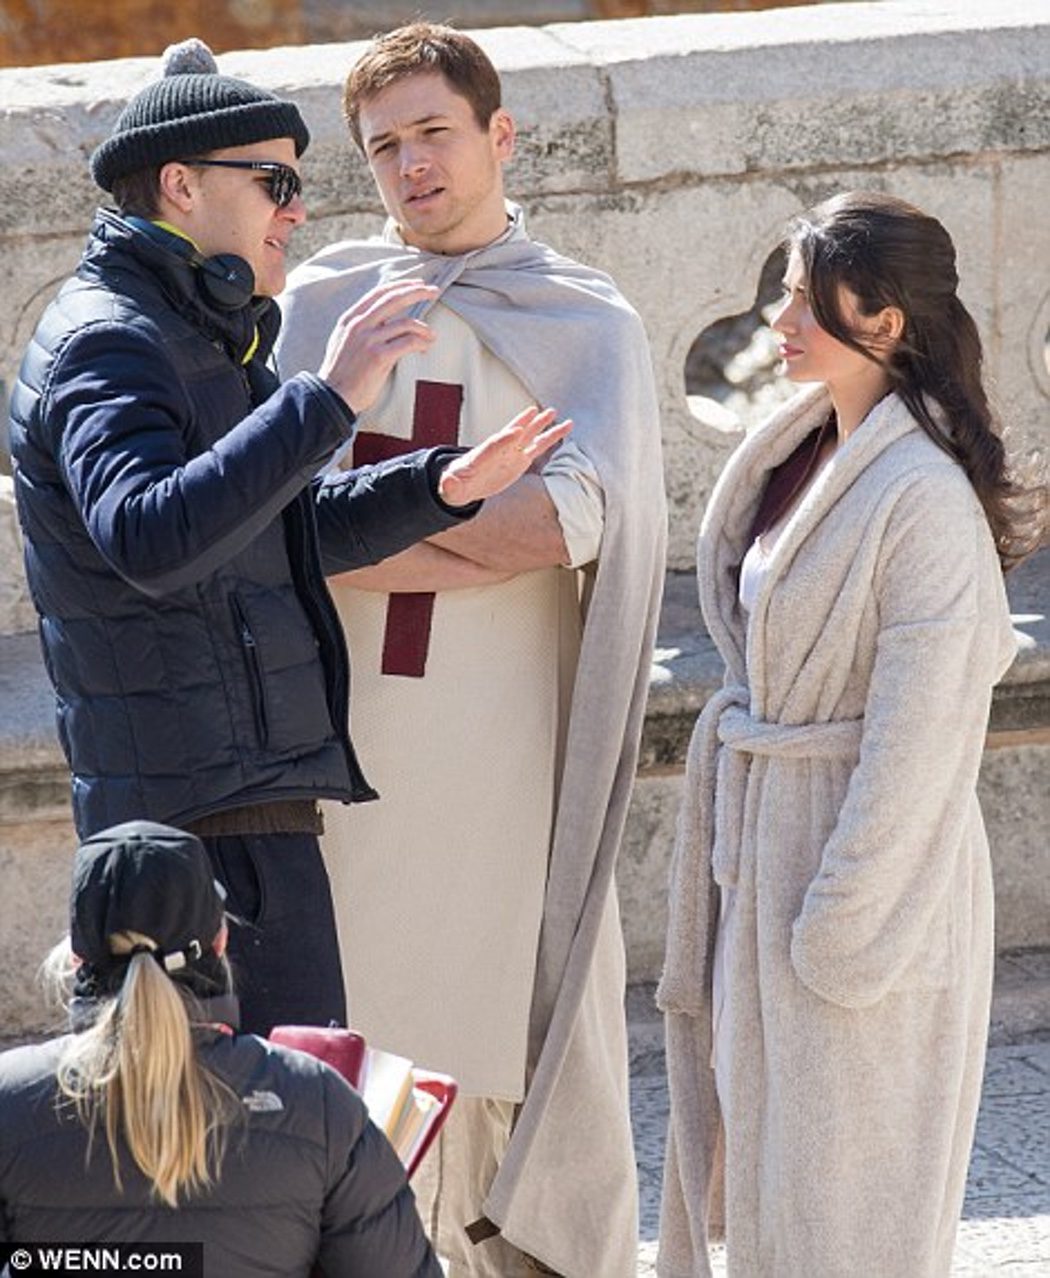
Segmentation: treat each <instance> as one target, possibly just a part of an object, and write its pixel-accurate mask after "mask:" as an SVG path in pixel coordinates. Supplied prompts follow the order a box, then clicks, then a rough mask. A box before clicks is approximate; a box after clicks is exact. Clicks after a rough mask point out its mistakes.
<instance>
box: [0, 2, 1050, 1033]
mask: <svg viewBox="0 0 1050 1278" xmlns="http://www.w3.org/2000/svg"><path fill="white" fill-rule="evenodd" d="M479 39H480V40H481V42H482V43H483V44H484V45H485V47H486V48H487V49H488V50H489V51H490V52H491V54H492V56H493V57H494V59H495V61H496V63H497V65H498V66H499V68H500V69H501V71H502V73H503V78H504V83H505V86H506V97H507V102H508V105H509V107H510V109H511V110H512V111H513V113H514V114H515V116H516V117H517V119H518V122H519V125H520V129H521V138H520V144H519V148H518V154H517V157H516V160H515V163H514V164H513V166H512V168H511V169H510V171H509V175H508V176H509V183H510V188H511V190H512V192H513V194H514V195H515V197H516V198H518V199H519V200H521V201H522V203H523V204H524V205H525V207H526V209H527V212H528V216H529V221H530V225H531V227H532V229H533V231H534V233H535V234H537V235H538V236H539V237H540V238H543V239H546V240H549V241H550V242H551V243H553V244H555V245H557V246H558V247H559V248H561V249H563V250H564V251H565V252H568V253H570V254H572V255H574V256H578V257H581V258H584V259H586V260H588V261H590V262H593V263H595V264H597V265H599V266H601V267H603V268H605V269H607V270H609V271H610V272H611V273H612V274H613V275H615V276H616V278H617V279H618V280H619V282H620V284H621V286H622V287H623V288H624V290H625V292H626V293H627V295H628V296H629V297H630V298H631V300H632V301H633V302H634V304H635V305H636V306H637V307H638V309H639V311H640V312H641V314H642V316H643V318H644V319H645V322H646V325H647V327H648V330H649V333H650V337H651V341H652V348H653V358H654V364H655V368H656V374H657V379H658V383H659V388H660V395H661V401H662V410H663V424H664V440H665V446H666V467H667V470H666V479H667V488H668V493H669V496H670V504H671V569H672V575H671V577H670V578H669V590H668V600H667V607H666V610H665V622H664V626H663V631H662V636H661V650H660V653H659V655H658V662H657V666H656V670H655V674H654V683H653V694H652V697H651V705H650V715H649V722H648V725H647V744H646V750H645V756H644V760H643V768H642V772H641V774H640V779H639V784H638V789H637V797H636V803H635V806H634V810H633V812H632V817H631V827H630V832H629V837H628V841H627V847H626V849H625V856H624V861H623V867H622V875H621V890H622V895H623V900H624V912H625V919H626V927H627V933H628V943H629V953H630V961H631V971H632V974H633V975H634V976H635V977H637V978H647V977H651V976H652V974H653V972H654V970H655V968H656V967H657V966H658V961H659V951H660V932H661V926H662V924H661V920H662V915H661V910H660V907H659V904H658V903H659V901H660V900H661V898H662V885H663V882H664V877H665V873H666V860H667V851H668V846H669V841H670V831H671V825H672V822H673V813H674V809H675V806H676V803H677V794H678V788H679V786H680V780H681V762H682V745H683V741H684V737H685V736H686V735H687V733H688V728H689V725H690V723H691V722H692V719H693V717H694V716H695V712H696V710H697V708H698V707H699V706H700V705H701V704H702V703H703V700H704V698H705V697H706V695H708V692H709V691H710V688H711V686H712V685H713V683H714V681H715V680H716V679H717V676H718V670H717V661H716V660H715V658H714V656H713V654H712V653H711V651H710V647H709V645H707V644H706V643H705V641H704V639H703V636H702V633H701V628H700V625H699V618H698V617H697V615H696V610H695V604H693V603H692V598H693V596H694V592H693V588H692V585H691V582H690V579H689V571H690V568H691V564H692V556H693V541H694V537H695V531H696V527H697V524H698V520H699V515H700V513H701V511H702V509H703V505H704V502H705V500H706V497H707V495H708V493H709V492H710V489H711V485H712V483H713V481H714V478H715V476H716V475H717V473H718V471H719V469H720V468H721V466H722V464H723V462H724V460H725V458H726V457H727V455H728V453H729V451H730V450H731V449H732V447H733V445H734V443H735V438H736V437H735V436H734V434H733V432H732V430H731V429H729V430H727V429H725V428H726V427H727V426H729V427H731V426H732V419H731V417H729V416H728V415H727V414H725V413H724V414H723V415H722V417H721V418H720V419H719V420H718V421H717V422H715V415H713V414H711V413H708V412H703V411H702V412H701V413H700V414H699V415H697V414H695V413H694V412H693V411H692V410H691V408H690V403H689V400H688V398H687V394H686V381H685V370H686V364H687V359H688V357H689V353H690V351H691V350H692V349H693V347H694V344H695V343H696V341H697V339H698V337H701V336H702V335H703V334H705V333H706V331H707V330H708V329H710V328H711V327H712V326H715V325H718V326H719V328H718V330H717V331H719V332H723V331H724V329H725V325H724V324H723V323H722V321H725V320H727V319H728V318H730V317H733V316H736V315H740V314H743V313H745V312H747V311H749V310H751V309H752V306H753V304H754V301H755V295H756V289H757V288H758V282H759V278H760V274H761V271H762V268H763V265H764V264H765V263H766V261H767V259H768V257H769V254H770V252H771V251H772V249H773V248H774V246H775V244H776V242H777V240H778V238H779V236H780V234H781V231H782V228H783V226H784V223H785V220H786V219H787V218H788V217H789V216H790V215H791V214H792V213H794V212H795V211H797V210H798V209H799V208H800V207H802V206H804V205H806V204H809V203H811V202H813V201H815V200H817V199H819V198H821V197H823V196H825V195H827V194H829V193H831V192H833V191H835V190H838V189H842V188H845V187H854V186H863V187H869V188H878V189H886V190H891V191H894V192H895V193H898V194H900V195H902V196H905V197H906V198H909V199H911V200H913V201H915V202H916V203H918V204H920V205H922V206H923V207H925V208H927V209H928V210H930V211H931V212H933V213H935V214H936V215H937V216H938V217H940V218H941V219H942V220H943V221H944V222H945V223H946V225H947V226H948V227H949V229H950V230H951V232H952V235H953V236H954V238H955V241H956V244H957V246H958V250H959V259H960V268H961V275H962V291H963V294H964V297H965V299H966V301H967V303H968V304H969V306H970V307H971V309H972V310H973V312H974V314H975V316H976V318H977V320H978V323H979V324H980V327H981V330H982V333H983V336H984V339H985V343H986V350H987V357H988V370H989V374H990V378H991V382H992V385H993V388H994V391H995V395H996V398H997V400H998V402H999V404H1000V406H1001V408H1002V410H1003V413H1004V415H1005V417H1006V419H1007V420H1008V421H1009V422H1010V424H1011V426H1012V428H1013V431H1014V435H1015V441H1016V442H1018V443H1023V444H1027V445H1034V444H1041V445H1042V446H1044V447H1045V446H1046V445H1047V444H1048V443H1050V413H1048V409H1050V367H1048V365H1047V358H1046V349H1047V336H1048V330H1050V279H1048V277H1047V270H1046V266H1047V262H1048V261H1050V218H1047V217H1046V216H1045V208H1046V205H1047V197H1048V195H1050V109H1048V108H1050V14H1048V13H1047V11H1046V6H1045V4H1044V3H1042V0H999V2H998V3H997V4H996V5H994V6H992V5H988V4H987V3H985V0H955V2H954V3H953V4H951V5H949V6H946V5H945V4H944V3H943V2H942V0H894V3H892V4H886V3H871V4H841V5H830V6H828V5H825V6H817V7H804V8H793V9H786V10H782V11H770V12H767V13H764V14H760V13H750V14H738V15H719V16H705V17H698V16H690V17H666V18H650V19H643V20H637V21H632V20H626V21H619V22H595V23H576V24H561V25H551V26H546V27H542V28H536V29H525V28H518V29H495V30H489V31H484V32H481V33H479ZM358 51H359V49H358V47H357V46H353V45H318V46H315V47H311V48H296V49H287V48H285V49H273V50H268V51H257V52H241V53H231V54H228V55H226V56H224V57H223V58H221V59H220V64H221V68H222V70H224V71H225V72H227V73H229V74H233V75H241V76H244V77H246V78H248V79H250V80H253V81H254V82H256V83H259V84H261V85H264V86H266V87H268V88H271V89H273V90H275V91H278V92H281V93H286V94H291V95H292V96H294V97H295V98H296V99H297V101H298V102H299V103H300V105H301V107H302V109H303V111H304V114H305V115H306V117H307V119H308V121H309V124H310V128H311V131H312V133H313V138H314V142H313V145H312V146H311V148H310V150H309V152H308V153H307V155H306V157H305V163H304V172H305V177H306V182H307V195H308V201H309V204H310V208H311V219H310V221H309V222H308V223H307V225H306V226H305V227H304V228H303V230H302V231H301V232H300V233H299V236H298V237H297V239H296V242H295V246H294V247H295V251H296V252H297V254H299V255H300V256H302V255H305V254H307V253H309V252H311V251H313V250H314V249H316V248H318V247H320V246H321V245H323V244H325V243H327V242H328V241H330V240H332V239H335V238H340V237H344V236H348V235H361V234H365V233H371V232H372V231H374V230H375V229H376V227H377V226H378V222H379V215H380V210H379V207H378V204H377V201H376V198H375V196H374V194H373V191H372V187H371V183H370V181H369V178H368V175H367V172H366V170H365V168H364V166H363V164H362V163H361V161H360V160H359V159H358V158H357V157H356V156H355V155H354V154H353V153H352V151H351V148H350V145H349V143H348V140H347V137H346V134H345V131H344V128H343V126H342V123H341V121H340V118H339V88H340V85H341V83H342V80H343V78H344V76H345V73H346V71H347V69H348V67H349V66H350V64H351V63H352V61H353V60H354V58H355V56H356V55H357V53H358ZM154 71H155V63H154V62H153V60H151V59H132V60H127V61H123V62H116V63H108V64H96V65H82V66H75V67H74V66H67V67H50V68H39V69H36V70H7V71H0V156H2V157H3V160H4V163H3V165H0V253H2V255H3V261H4V264H5V277H6V288H5V302H6V305H5V306H4V308H3V311H2V314H0V378H3V379H4V380H5V381H7V382H9V381H10V379H11V377H12V376H13V375H14V372H15V370H16V368H17V361H18V359H19V356H20V353H21V350H22V349H23V348H24V346H25V344H26V342H27V341H28V338H29V336H30V334H31V332H32V329H33V326H34V324H35V321H36V319H37V316H38V315H39V313H40V310H41V308H42V307H43V305H44V304H45V302H46V300H47V298H48V297H49V296H50V295H51V294H52V293H53V291H54V289H55V287H56V286H57V284H58V283H59V281H60V280H61V279H62V278H63V277H64V276H65V275H66V273H67V272H68V271H69V270H70V268H71V267H72V266H73V264H74V263H75V261H76V258H77V255H78V252H79V249H80V246H81V244H82V242H83V237H84V230H85V227H86V225H87V222H88V219H89V217H90V214H91V209H92V206H93V204H94V202H95V198H96V192H94V190H93V189H92V187H91V185H90V182H89V180H88V177H87V174H86V167H85V159H86V156H87V155H88V154H89V152H90V150H91V149H92V148H93V147H94V146H95V145H96V144H97V142H98V141H99V140H100V139H101V138H102V137H103V136H105V134H106V132H107V130H108V129H109V128H110V126H111V124H112V122H113V120H114V118H115V116H116V114H117V112H118V111H119V110H120V107H121V106H122V104H123V102H124V101H125V100H126V98H127V96H128V95H129V94H131V93H134V92H135V91H136V90H137V89H139V88H140V87H141V86H142V85H143V84H145V83H146V82H147V81H149V80H150V79H151V78H152V76H153V74H154ZM694 357H695V352H694ZM713 422H715V424H712V423H713ZM13 536H14V534H13V520H12V519H11V518H10V499H9V495H5V490H4V489H3V488H2V487H0V610H3V615H2V616H0V632H2V631H3V630H7V631H16V630H22V629H25V628H27V626H28V625H29V624H31V616H30V612H29V610H28V608H27V606H26V601H25V597H24V590H23V588H22V587H21V585H20V582H19V578H18V574H17V570H16V569H15V567H14V564H15V562H16V559H17V555H16V549H15V547H14V545H13ZM1019 580H1020V579H1019ZM5 582H6V584H5ZM1015 589H1019V590H1021V592H1022V594H1023V595H1024V598H1023V599H1018V601H1017V610H1018V623H1017V624H1018V627H1019V630H1020V631H1021V634H1022V639H1023V643H1024V649H1023V652H1022V656H1021V658H1020V659H1019V662H1018V664H1017V665H1016V666H1015V668H1014V670H1013V671H1012V672H1011V674H1010V676H1009V678H1008V680H1007V681H1006V683H1005V684H1004V687H1003V689H1002V690H1000V692H999V693H998V694H997V700H996V704H997V714H998V715H999V718H998V719H997V721H996V723H997V725H998V726H997V727H996V734H997V735H996V737H995V742H994V743H995V745H996V749H995V750H994V751H990V752H989V755H988V757H987V758H986V763H985V772H984V778H983V780H982V786H983V787H984V793H985V797H986V802H987V804H988V807H989V811H990V812H991V814H992V826H993V834H994V836H995V837H994V843H995V857H996V874H997V882H998V883H999V886H1000V913H999V917H1000V939H1001V942H1002V943H1003V944H1014V945H1030V944H1047V943H1050V875H1048V874H1047V864H1046V856H1047V850H1046V849H1047V844H1046V831H1047V828H1048V826H1050V812H1048V802H1050V800H1048V796H1047V786H1046V784H1045V782H1046V776H1047V770H1048V765H1050V732H1048V730H1047V729H1048V726H1050V701H1048V691H1047V690H1048V688H1050V634H1048V633H1047V625H1046V620H1045V614H1046V599H1047V596H1048V595H1050V565H1047V564H1046V563H1045V561H1044V563H1043V564H1042V565H1040V564H1036V565H1035V566H1034V567H1033V568H1032V569H1031V570H1029V572H1028V574H1027V576H1026V577H1025V578H1024V579H1023V581H1021V585H1020V586H1018V587H1016V588H1015ZM0 662H6V663H7V664H8V669H7V671H6V672H5V671H4V670H3V668H2V667H0V676H3V675H6V677H3V678H0V875H3V882H4V884H5V891H4V893H3V894H0V973H2V972H3V971H4V970H8V969H11V967H12V961H13V959H12V956H13V954H15V953H17V952H20V950H19V949H16V948H12V949H9V948H8V947H9V946H15V945H16V942H15V940H14V939H13V938H15V937H17V936H25V935H31V936H32V937H33V938H36V941H34V944H37V942H39V939H40V938H41V937H42V936H43V935H44V933H45V932H46V931H47V929H46V928H45V927H44V920H43V918H42V917H41V918H37V917H36V916H34V915H33V913H32V910H33V908H34V904H33V903H35V902H44V903H46V904H44V905H42V906H41V908H42V909H46V910H50V911H51V914H53V915H55V916H56V917H58V916H59V915H60V914H61V908H60V905H61V900H62V894H63V892H64V883H63V882H60V881H59V878H58V868H57V867H59V866H60V865H61V864H62V857H61V856H60V855H58V854H57V853H56V851H55V844H56V843H63V844H65V845H66V846H67V847H68V839H69V837H70V834H69V830H68V825H67V824H66V823H65V820H66V818H65V810H64V807H63V802H64V801H63V799H62V798H61V794H62V785H63V780H64V776H63V769H62V764H61V759H60V757H59V756H58V753H57V749H56V747H55V745H54V741H53V738H52V737H51V736H50V730H49V727H48V723H49V715H50V711H49V702H48V693H47V688H46V684H45V683H44V681H43V676H42V672H41V671H40V669H39V661H38V658H37V657H36V654H35V646H34V643H33V641H32V640H30V639H29V638H28V637H16V638H15V639H13V640H8V641H4V640H0ZM45 850H47V855H46V856H45V855H44V853H45ZM38 851H39V856H38V855H37V852H38ZM48 858H50V859H48ZM8 884H10V885H11V887H10V890H9V889H8V887H7V885H8ZM48 918H49V920H50V921H52V922H53V919H51V916H50V915H49V916H48ZM7 938H12V939H11V940H8V939H7ZM47 939H50V935H48V937H47ZM19 944H20V943H19ZM38 948H39V946H38ZM14 970H15V971H16V972H20V971H23V970H24V966H23V965H22V964H21V963H20V964H16V965H15V967H14ZM20 997H21V996H20V995H17V994H16V993H15V992H13V991H12V992H11V993H10V994H9V995H5V992H4V989H3V977H2V975H0V1009H2V1008H3V1006H4V1005H5V998H6V999H7V1001H8V1002H9V1003H10V1002H11V1001H12V1000H15V999H16V998H20ZM12 1005H13V1004H12ZM17 1015H21V1013H17Z"/></svg>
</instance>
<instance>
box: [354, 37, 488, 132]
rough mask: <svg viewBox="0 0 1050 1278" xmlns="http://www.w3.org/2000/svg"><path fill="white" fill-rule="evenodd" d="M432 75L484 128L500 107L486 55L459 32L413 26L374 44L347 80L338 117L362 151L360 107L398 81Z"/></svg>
mask: <svg viewBox="0 0 1050 1278" xmlns="http://www.w3.org/2000/svg"><path fill="white" fill-rule="evenodd" d="M434 71H437V72H439V73H440V74H441V75H443V76H444V77H445V79H446V80H447V81H448V83H449V85H450V86H451V88H452V89H453V90H454V91H455V92H456V93H458V94H459V95H460V96H461V97H464V98H466V100H467V101H468V102H469V103H470V107H471V110H472V111H473V112H474V118H475V119H476V120H477V122H478V125H479V126H480V127H481V128H482V129H487V128H488V126H489V121H490V120H491V119H492V116H493V114H494V113H495V112H496V111H498V110H499V108H500V104H501V89H500V82H499V75H498V74H497V72H496V68H495V67H494V66H493V65H492V63H491V62H490V61H489V58H488V55H487V54H486V53H484V52H483V50H482V49H481V47H480V46H479V45H477V44H476V43H475V42H474V41H473V40H472V39H471V38H470V37H469V36H466V35H464V34H463V33H462V31H456V30H454V29H453V28H452V27H444V26H438V25H437V24H435V23H431V22H413V23H410V24H409V25H408V26H405V27H398V28H397V30H396V31H390V32H388V33H387V34H386V35H383V36H379V37H377V38H376V39H375V40H373V41H372V43H371V45H369V47H368V49H367V50H366V52H365V53H364V55H363V56H362V57H361V58H360V60H359V61H358V62H357V63H356V65H355V66H354V67H353V68H352V70H351V71H350V74H349V76H347V80H346V86H345V88H344V89H343V114H344V115H345V116H346V122H347V124H348V125H349V127H350V133H351V135H352V137H353V139H354V141H355V142H356V143H357V145H358V147H359V148H360V149H361V150H362V151H364V142H363V141H362V138H361V125H360V122H359V117H360V112H361V107H362V105H363V104H364V103H365V102H367V101H368V99H369V98H373V97H375V95H376V94H377V93H380V92H381V91H382V90H383V89H385V88H386V87H387V86H388V85H390V84H395V83H396V82H397V81H398V80H404V79H407V78H408V77H409V76H412V75H420V74H425V73H427V72H434Z"/></svg>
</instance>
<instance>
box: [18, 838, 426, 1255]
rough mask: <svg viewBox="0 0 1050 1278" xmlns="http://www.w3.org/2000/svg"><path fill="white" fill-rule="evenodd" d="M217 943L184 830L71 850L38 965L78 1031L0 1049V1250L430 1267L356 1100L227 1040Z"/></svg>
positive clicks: (228, 999)
mask: <svg viewBox="0 0 1050 1278" xmlns="http://www.w3.org/2000/svg"><path fill="white" fill-rule="evenodd" d="M225 948H226V921H225V917H224V894H223V892H222V889H221V888H220V887H219V885H218V884H217V883H216V882H215V880H214V879H213V877H212V868H211V865H210V864H209V861H208V857H207V854H206V852H205V850H204V848H203V846H202V845H201V842H200V840H198V839H197V838H196V837H195V836H194V835H192V834H187V833H185V832H183V831H181V830H176V829H173V828H171V827H169V826H163V825H155V824H152V823H150V822H145V821H130V822H126V823H125V824H123V825H119V826H115V827H113V828H111V829H108V830H104V831H102V832H101V833H99V834H97V835H95V836H93V837H92V838H90V839H88V840H87V842H85V843H84V844H83V845H82V846H81V847H80V849H79V851H78V852H77V855H76V860H75V863H74V869H73V893H72V903H71V935H70V937H69V938H67V940H66V941H64V942H63V943H62V944H61V945H59V946H58V947H56V949H55V950H54V951H53V952H52V955H51V957H50V959H49V961H48V971H49V974H50V975H51V977H52V978H53V980H55V981H60V982H62V983H63V984H65V981H66V978H67V977H68V978H70V979H71V982H72V999H71V1001H70V1016H71V1024H72V1033H70V1034H67V1035H65V1036H63V1037H61V1038H56V1039H53V1040H51V1041H50V1042H46V1043H41V1044H37V1045H33V1046H29V1047H21V1048H16V1049H15V1050H13V1051H9V1052H5V1053H4V1054H3V1055H0V1242H6V1243H13V1244H19V1245H25V1244H31V1243H34V1242H42V1243H49V1244H55V1243H63V1242H66V1243H76V1244H90V1243H100V1242H105V1243H114V1242H139V1243H141V1242H157V1243H180V1242H202V1243H203V1244H204V1272H205V1274H206V1275H209V1278H210V1276H211V1275H214V1276H215V1278H262V1276H264V1275H267V1274H269V1275H273V1276H274V1278H277V1276H278V1275H279V1276H280V1278H294V1276H295V1275H301V1276H305V1275H308V1274H310V1273H311V1272H314V1273H318V1272H319V1273H320V1274H329V1275H332V1276H333V1278H336V1276H338V1278H378V1276H379V1275H382V1276H383V1278H440V1273H441V1269H440V1266H439V1265H438V1262H437V1260H436V1259H435V1257H434V1255H433V1252H432V1251H431V1248H430V1245H429V1243H428V1242H427V1240H426V1238H425V1236H424V1234H423V1229H422V1225H421V1224H420V1221H419V1217H418V1215H417V1213H416V1210H415V1205H414V1200H413V1197H412V1191H411V1190H410V1189H409V1188H408V1185H407V1183H406V1181H405V1176H404V1172H403V1169H402V1167H401V1164H400V1162H399V1161H398V1159H397V1156H396V1155H395V1154H394V1152H393V1150H392V1149H391V1148H390V1145H389V1144H388V1143H387V1141H386V1138H385V1137H384V1136H383V1135H382V1134H381V1133H380V1132H379V1131H378V1129H377V1128H376V1127H375V1126H374V1125H373V1124H372V1122H371V1121H370V1120H369V1118H368V1114H367V1112H366V1110H365V1107H364V1103H363V1102H362V1100H361V1098H360V1097H359V1096H358V1095H357V1093H356V1092H354V1091H353V1090H352V1089H351V1088H350V1087H349V1085H348V1084H347V1083H346V1082H344V1080H343V1079H342V1078H341V1077H340V1076H339V1075H338V1074H337V1073H336V1072H335V1071H334V1070H332V1069H331V1068H329V1067H328V1066H327V1065H325V1064H323V1063H322V1062H320V1061H318V1060H315V1059H314V1058H313V1057H309V1056H306V1055H304V1054H302V1053H300V1052H295V1051H290V1050H289V1049H287V1048H282V1047H278V1046H276V1045H274V1044H271V1043H268V1042H266V1041H265V1040H263V1039H261V1038H256V1037H255V1036H254V1035H250V1034H241V1033H239V1032H238V1030H237V1000H236V998H235V997H234V995H233V993H232V990H231V984H230V976H229V969H228V966H227V963H226V959H225V957H224V951H225ZM315 1265H316V1266H317V1269H314V1266H315Z"/></svg>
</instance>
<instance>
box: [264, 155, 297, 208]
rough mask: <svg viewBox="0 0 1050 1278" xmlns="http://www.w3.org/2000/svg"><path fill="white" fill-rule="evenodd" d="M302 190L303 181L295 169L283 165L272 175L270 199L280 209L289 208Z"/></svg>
mask: <svg viewBox="0 0 1050 1278" xmlns="http://www.w3.org/2000/svg"><path fill="white" fill-rule="evenodd" d="M302 189H303V184H302V181H301V180H300V178H299V174H298V173H296V171H295V169H290V168H287V167H286V166H285V165H283V164H282V165H281V167H280V168H279V169H274V170H273V172H272V173H271V174H270V198H271V199H272V200H273V202H274V204H276V205H277V207H278V208H279V209H284V208H287V207H288V205H289V204H291V202H292V201H293V200H294V199H295V197H296V196H297V195H298V194H299V193H300V192H301V191H302Z"/></svg>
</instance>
